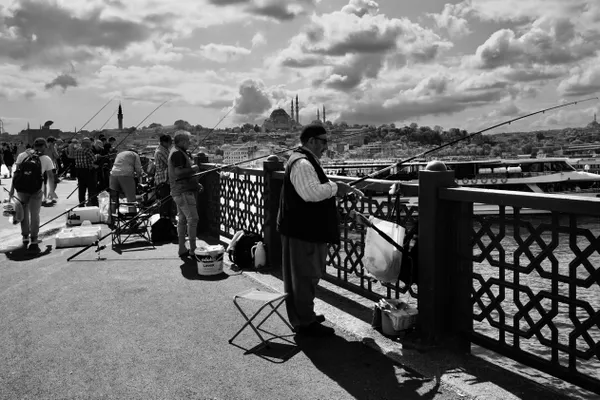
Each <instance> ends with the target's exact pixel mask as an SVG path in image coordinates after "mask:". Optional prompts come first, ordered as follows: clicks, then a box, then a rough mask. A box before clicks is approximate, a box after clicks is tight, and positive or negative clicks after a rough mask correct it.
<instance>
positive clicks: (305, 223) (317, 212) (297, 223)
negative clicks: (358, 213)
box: [277, 125, 362, 337]
mask: <svg viewBox="0 0 600 400" xmlns="http://www.w3.org/2000/svg"><path fill="white" fill-rule="evenodd" d="M300 142H301V143H302V147H300V148H298V149H297V150H295V151H294V152H293V153H292V155H291V156H290V159H289V160H288V163H287V165H286V168H285V177H284V180H283V188H282V191H281V202H280V204H279V214H278V216H277V230H278V232H279V233H280V234H281V240H282V250H283V251H282V253H283V260H282V267H283V282H284V288H285V292H286V293H287V294H288V297H287V299H286V308H287V314H288V318H289V320H290V323H291V325H292V326H293V327H294V329H295V331H296V332H297V333H298V334H301V335H306V336H314V337H322V336H328V335H332V334H333V333H334V330H333V328H330V327H328V326H325V325H322V322H324V321H325V317H324V316H322V315H316V314H315V312H314V299H315V292H316V288H317V285H318V283H319V279H320V278H321V276H322V274H323V272H324V270H325V262H326V257H327V243H339V239H340V235H339V229H338V214H337V207H336V200H335V197H336V196H338V197H343V196H345V195H347V194H349V193H357V194H359V195H360V194H362V193H361V192H360V191H358V190H356V189H354V188H353V187H351V186H349V185H348V184H346V183H343V182H337V183H335V182H331V181H330V180H329V179H328V178H327V176H326V175H325V172H324V171H323V168H322V167H321V163H320V161H319V159H320V158H321V156H322V154H323V153H324V152H325V150H327V131H326V130H325V128H324V127H322V126H320V125H309V126H306V127H305V128H304V129H303V130H302V134H301V135H300Z"/></svg>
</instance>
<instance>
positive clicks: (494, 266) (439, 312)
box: [200, 161, 600, 393]
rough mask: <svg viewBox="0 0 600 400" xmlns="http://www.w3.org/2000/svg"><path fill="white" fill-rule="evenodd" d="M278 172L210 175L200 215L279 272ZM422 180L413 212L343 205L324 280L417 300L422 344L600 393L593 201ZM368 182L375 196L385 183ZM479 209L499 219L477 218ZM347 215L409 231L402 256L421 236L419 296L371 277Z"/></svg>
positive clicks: (412, 288)
mask: <svg viewBox="0 0 600 400" xmlns="http://www.w3.org/2000/svg"><path fill="white" fill-rule="evenodd" d="M202 168H204V169H210V168H214V165H209V164H202ZM282 168H283V165H282V164H281V163H280V162H278V161H270V162H265V166H264V169H263V170H260V169H241V168H236V169H235V170H232V171H229V172H227V173H224V174H218V173H211V174H207V175H205V176H204V177H203V180H202V182H203V183H204V184H205V187H206V189H207V190H206V196H205V199H204V203H203V204H202V205H201V206H200V208H201V210H200V211H201V213H202V211H203V212H204V221H205V225H204V227H205V228H206V230H207V231H209V232H210V233H211V234H214V235H216V236H218V237H221V238H225V239H227V238H231V237H232V236H233V234H234V233H235V232H236V231H237V230H239V229H248V230H252V231H256V232H259V233H262V234H263V237H264V238H265V241H266V244H267V246H268V249H269V252H268V256H269V261H270V263H271V266H272V267H274V269H275V270H278V269H279V268H278V267H279V266H280V260H281V256H280V254H281V253H280V241H279V235H278V234H277V232H276V230H275V221H276V215H277V208H278V204H279V193H280V190H281V185H282V178H283V173H282V172H281V169H282ZM335 178H336V179H346V180H348V181H350V180H352V178H344V177H335ZM419 180H420V187H419V193H418V196H419V204H420V205H419V207H418V208H416V207H412V206H409V205H407V204H406V203H403V202H402V199H401V198H400V197H399V196H397V195H389V194H388V195H381V196H374V197H373V196H368V197H365V198H363V199H362V200H360V201H355V200H345V201H343V202H342V201H340V202H338V209H339V211H340V215H341V224H340V227H341V230H342V240H341V243H340V244H339V245H334V246H330V247H329V256H328V259H327V269H326V276H325V279H326V280H327V281H329V282H332V283H334V284H337V285H339V286H342V287H344V288H347V289H349V290H351V291H353V292H356V293H358V294H360V295H362V296H364V297H366V298H370V299H373V300H377V299H378V298H381V297H388V298H389V297H395V298H398V297H399V296H400V295H401V294H405V293H409V294H410V295H411V296H413V297H418V302H419V321H420V329H421V332H422V334H423V335H426V336H429V337H432V338H437V337H440V336H448V335H454V336H458V338H459V341H458V344H457V345H458V347H459V348H462V350H464V351H470V345H471V343H476V344H479V345H481V346H484V347H486V348H489V349H491V350H493V351H496V352H498V353H500V354H503V355H506V356H508V357H510V358H513V359H515V360H517V361H520V362H523V363H524V364H527V365H529V366H532V367H534V368H537V369H539V370H541V371H544V372H547V373H549V374H551V375H554V376H556V377H559V378H561V379H564V380H566V381H568V382H572V383H574V384H577V385H579V386H581V387H584V388H586V389H588V390H592V391H595V392H596V393H600V376H599V375H598V374H599V373H598V371H600V359H599V355H600V352H599V351H598V348H600V290H598V285H599V284H600V271H599V269H600V199H596V198H581V197H574V196H557V195H545V194H527V193H521V192H509V191H502V190H487V189H472V188H460V187H456V184H455V180H454V174H453V172H442V173H439V172H437V173H434V172H428V173H421V175H420V177H419ZM365 184H367V185H369V186H370V189H377V192H379V193H382V192H383V193H385V192H386V191H387V190H386V188H389V186H390V182H385V181H366V182H365ZM481 204H486V205H491V206H494V207H497V208H498V212H497V213H496V214H494V215H489V216H482V215H477V213H474V210H475V211H477V209H478V207H479V206H480V205H481ZM532 209H538V210H545V211H546V212H547V213H546V214H544V215H543V216H533V215H530V214H528V212H530V211H531V210H532ZM351 210H354V211H358V212H360V213H362V214H365V215H368V216H375V217H377V218H381V219H385V220H389V221H393V222H396V223H398V224H400V225H402V226H404V227H405V228H406V229H407V235H406V240H405V247H406V248H410V247H411V246H413V245H414V241H413V239H414V237H415V235H417V233H418V237H419V246H418V255H419V265H418V267H419V285H418V288H417V286H416V285H410V284H406V283H405V282H402V281H398V282H396V283H393V284H382V283H379V282H375V281H374V280H372V279H370V278H369V276H368V274H367V273H366V271H365V269H364V265H363V261H362V257H363V254H364V242H365V228H364V226H362V225H360V224H357V223H356V222H355V221H354V220H353V219H350V218H347V216H348V213H349V211H351ZM417 212H418V213H419V214H418V215H417ZM201 226H202V223H201ZM217 227H218V228H217ZM417 289H418V290H417Z"/></svg>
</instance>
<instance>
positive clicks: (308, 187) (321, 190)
mask: <svg viewBox="0 0 600 400" xmlns="http://www.w3.org/2000/svg"><path fill="white" fill-rule="evenodd" d="M305 149H306V148H305ZM306 150H308V149H306ZM308 151H310V150H308ZM298 159H299V160H298ZM315 159H316V160H317V162H319V159H318V158H317V157H315ZM294 160H298V161H296V162H295V163H294V165H292V171H291V172H290V180H291V181H292V184H293V185H294V188H295V189H296V192H297V193H298V195H299V196H300V197H301V198H302V200H304V201H307V202H318V201H323V200H326V199H329V198H331V197H333V196H335V194H336V193H337V189H338V187H337V184H336V183H335V182H326V183H321V181H320V180H319V176H318V175H317V171H315V168H314V167H313V166H312V164H311V163H310V161H308V159H307V158H306V156H305V155H303V154H301V153H296V152H294V153H292V155H291V156H290V159H289V160H288V163H291V162H294Z"/></svg>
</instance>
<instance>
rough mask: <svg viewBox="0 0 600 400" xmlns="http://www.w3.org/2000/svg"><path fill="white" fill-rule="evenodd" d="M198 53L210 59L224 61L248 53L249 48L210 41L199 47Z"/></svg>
mask: <svg viewBox="0 0 600 400" xmlns="http://www.w3.org/2000/svg"><path fill="white" fill-rule="evenodd" d="M200 54H201V55H202V56H203V57H205V58H207V59H209V60H211V61H215V62H219V63H226V62H229V61H233V60H237V59H239V58H241V57H243V56H247V55H249V54H250V50H249V49H246V48H245V47H238V46H230V45H226V44H216V43H210V44H207V45H203V46H201V47H200Z"/></svg>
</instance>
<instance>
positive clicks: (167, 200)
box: [154, 135, 175, 222]
mask: <svg viewBox="0 0 600 400" xmlns="http://www.w3.org/2000/svg"><path fill="white" fill-rule="evenodd" d="M172 144H173V139H171V136H169V135H162V136H161V137H160V145H159V146H158V147H157V148H156V151H155V152H154V165H155V167H156V171H155V173H154V185H155V188H156V189H155V190H156V197H157V198H158V199H160V210H159V214H160V217H161V218H168V219H169V220H170V221H172V222H174V220H175V216H174V215H173V211H172V210H173V200H172V198H171V197H170V196H169V195H170V193H171V185H170V184H169V151H170V150H171V145H172Z"/></svg>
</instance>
